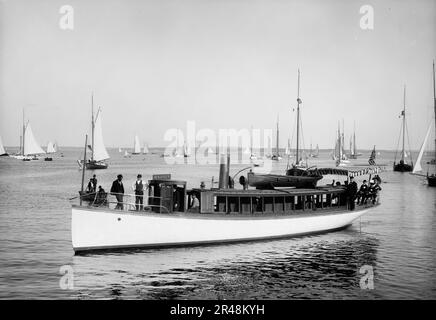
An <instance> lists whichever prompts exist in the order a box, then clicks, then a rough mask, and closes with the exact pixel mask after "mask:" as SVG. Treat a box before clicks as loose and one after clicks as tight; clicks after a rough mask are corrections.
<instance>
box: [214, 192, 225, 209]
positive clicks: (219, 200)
mask: <svg viewBox="0 0 436 320" xmlns="http://www.w3.org/2000/svg"><path fill="white" fill-rule="evenodd" d="M215 211H217V212H227V198H226V197H223V196H218V197H216V207H215Z"/></svg>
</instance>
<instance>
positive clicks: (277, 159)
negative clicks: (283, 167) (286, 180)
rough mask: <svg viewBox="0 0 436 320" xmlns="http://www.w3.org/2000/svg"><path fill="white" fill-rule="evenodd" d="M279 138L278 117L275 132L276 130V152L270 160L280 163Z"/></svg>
mask: <svg viewBox="0 0 436 320" xmlns="http://www.w3.org/2000/svg"><path fill="white" fill-rule="evenodd" d="M279 137H280V131H279V117H278V116H277V130H276V152H275V153H274V154H273V155H272V156H271V160H276V161H280V160H282V156H281V155H280V151H279V150H280V148H279Z"/></svg>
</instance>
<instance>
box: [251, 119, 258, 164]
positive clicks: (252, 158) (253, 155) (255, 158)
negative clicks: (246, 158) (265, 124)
mask: <svg viewBox="0 0 436 320" xmlns="http://www.w3.org/2000/svg"><path fill="white" fill-rule="evenodd" d="M250 160H257V156H256V154H255V153H254V152H253V127H251V130H250Z"/></svg>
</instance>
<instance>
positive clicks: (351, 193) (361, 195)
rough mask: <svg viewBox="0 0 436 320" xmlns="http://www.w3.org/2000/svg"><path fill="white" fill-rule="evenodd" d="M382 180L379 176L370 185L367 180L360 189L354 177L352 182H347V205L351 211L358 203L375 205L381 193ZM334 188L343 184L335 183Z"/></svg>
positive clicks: (351, 178)
mask: <svg viewBox="0 0 436 320" xmlns="http://www.w3.org/2000/svg"><path fill="white" fill-rule="evenodd" d="M380 183H381V179H380V177H379V176H378V175H377V176H375V177H374V178H373V179H371V180H370V182H369V185H368V184H367V181H366V180H363V182H362V185H361V186H360V188H359V187H358V185H357V182H356V181H354V177H352V176H351V177H350V181H349V182H348V181H345V182H344V186H345V187H346V190H347V191H346V195H347V202H348V203H347V204H348V208H349V209H350V210H354V208H355V206H356V203H357V204H358V205H364V204H367V203H368V200H369V201H370V203H372V204H375V203H376V202H377V197H378V192H379V191H381V189H382V188H381V187H380ZM332 186H337V187H339V186H341V183H340V182H339V181H338V182H336V184H335V182H334V181H333V183H332Z"/></svg>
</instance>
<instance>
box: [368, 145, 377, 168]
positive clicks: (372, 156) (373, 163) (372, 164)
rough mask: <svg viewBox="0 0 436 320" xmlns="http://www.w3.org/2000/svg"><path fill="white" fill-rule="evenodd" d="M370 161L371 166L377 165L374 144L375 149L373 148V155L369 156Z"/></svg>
mask: <svg viewBox="0 0 436 320" xmlns="http://www.w3.org/2000/svg"><path fill="white" fill-rule="evenodd" d="M368 163H369V164H370V165H371V166H375V146H374V149H372V152H371V155H370V156H369V160H368Z"/></svg>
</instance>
